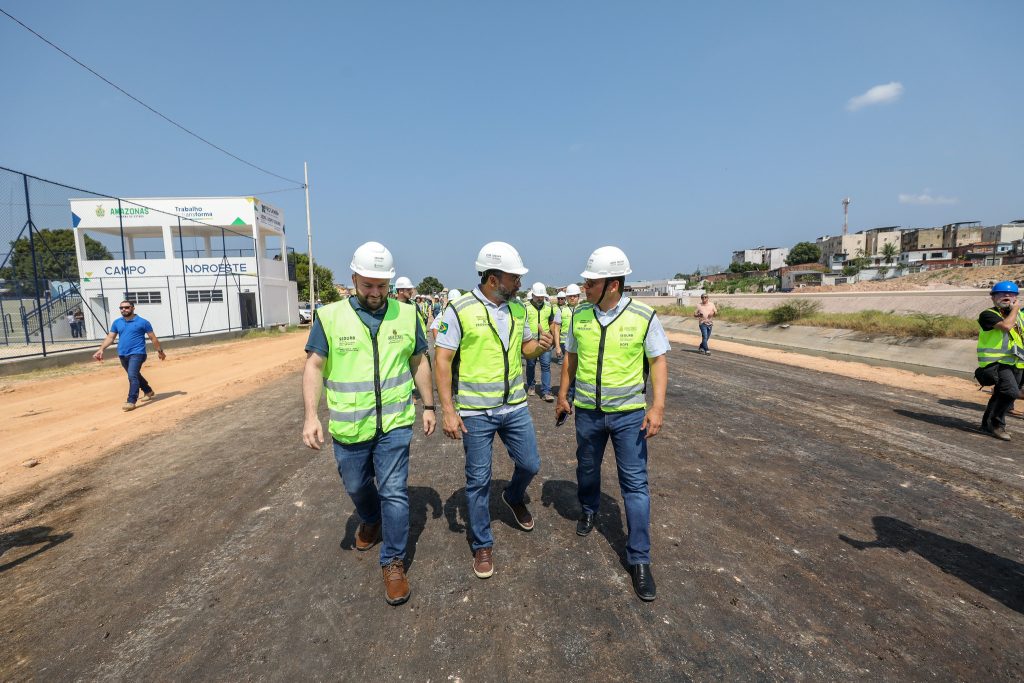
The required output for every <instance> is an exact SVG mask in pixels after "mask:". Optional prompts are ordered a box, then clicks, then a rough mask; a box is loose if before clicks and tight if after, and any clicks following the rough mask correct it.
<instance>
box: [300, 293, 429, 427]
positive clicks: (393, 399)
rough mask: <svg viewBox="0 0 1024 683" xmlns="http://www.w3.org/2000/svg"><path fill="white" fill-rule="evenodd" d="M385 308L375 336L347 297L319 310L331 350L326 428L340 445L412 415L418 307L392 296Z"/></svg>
mask: <svg viewBox="0 0 1024 683" xmlns="http://www.w3.org/2000/svg"><path fill="white" fill-rule="evenodd" d="M387 307H388V308H387V312H386V313H385V314H384V320H383V321H382V322H381V324H380V328H379V329H378V330H377V335H376V337H371V336H370V328H369V327H367V326H366V323H364V322H363V321H362V319H361V318H360V317H359V314H358V313H356V311H355V309H353V308H352V304H351V303H349V302H348V301H339V302H337V303H333V304H330V305H328V306H324V307H323V308H321V309H320V311H319V316H320V324H321V325H323V328H324V334H325V335H326V337H327V346H328V348H329V350H330V352H329V354H328V356H327V362H326V363H324V369H323V375H324V387H325V390H326V392H327V407H328V409H329V411H330V415H331V420H330V432H331V436H333V437H334V438H335V439H337V440H338V441H340V442H341V443H345V444H349V443H360V442H362V441H369V440H370V439H372V438H374V437H375V436H377V435H379V434H384V433H386V432H390V431H391V430H393V429H397V428H398V427H406V426H408V425H411V424H412V423H413V422H414V421H415V419H416V408H415V406H414V405H413V402H412V387H413V380H412V372H411V371H410V370H409V358H411V357H412V355H413V353H414V352H415V350H416V325H417V324H419V323H417V322H416V318H417V314H416V309H415V308H414V307H412V306H406V305H405V304H402V303H401V302H399V301H395V300H391V299H388V301H387Z"/></svg>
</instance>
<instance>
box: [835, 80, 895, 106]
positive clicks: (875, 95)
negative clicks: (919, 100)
mask: <svg viewBox="0 0 1024 683" xmlns="http://www.w3.org/2000/svg"><path fill="white" fill-rule="evenodd" d="M902 94H903V84H902V83H899V82H897V81H893V82H892V83H886V84H885V85H876V86H875V87H873V88H869V89H868V91H867V92H866V93H864V94H863V95H857V96H856V97H851V98H850V101H849V102H847V103H846V110H847V111H857V110H858V109H862V108H864V107H870V106H871V105H873V104H887V103H889V102H895V101H896V100H898V99H899V98H900V96H901V95H902Z"/></svg>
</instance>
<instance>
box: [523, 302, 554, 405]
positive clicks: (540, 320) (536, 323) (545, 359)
mask: <svg viewBox="0 0 1024 683" xmlns="http://www.w3.org/2000/svg"><path fill="white" fill-rule="evenodd" d="M530 295H531V296H530V301H529V302H528V303H527V304H526V324H527V326H528V327H529V328H530V331H531V332H532V333H533V336H534V338H538V337H539V336H540V333H541V332H542V331H546V332H548V333H549V334H551V337H552V339H554V340H555V341H556V342H557V341H558V338H559V335H560V329H561V325H562V314H561V312H560V311H559V310H558V308H557V307H555V306H552V305H551V302H550V301H548V288H547V287H545V286H544V283H543V282H534V283H533V286H532V287H531V288H530ZM552 353H554V355H555V356H556V357H558V358H559V359H560V358H561V357H562V349H561V347H555V348H553V349H552V350H551V351H545V352H544V353H542V354H541V355H540V356H539V357H538V358H536V359H533V358H527V359H526V393H527V394H530V393H531V392H535V393H536V395H537V396H538V397H539V398H542V399H544V400H545V401H547V402H548V403H552V402H554V400H555V397H554V396H552V395H551V355H552ZM538 364H540V386H539V387H537V388H536V389H534V381H535V378H536V376H537V375H536V367H537V365H538Z"/></svg>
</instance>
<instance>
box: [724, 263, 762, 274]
mask: <svg viewBox="0 0 1024 683" xmlns="http://www.w3.org/2000/svg"><path fill="white" fill-rule="evenodd" d="M767 268H768V266H767V265H766V264H764V263H751V262H750V261H743V262H742V263H730V264H729V272H751V271H752V270H766V269H767Z"/></svg>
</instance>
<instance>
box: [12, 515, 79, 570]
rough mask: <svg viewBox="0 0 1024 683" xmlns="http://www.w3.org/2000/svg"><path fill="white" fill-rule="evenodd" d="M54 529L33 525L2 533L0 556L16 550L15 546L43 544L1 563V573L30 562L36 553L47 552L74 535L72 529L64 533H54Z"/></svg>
mask: <svg viewBox="0 0 1024 683" xmlns="http://www.w3.org/2000/svg"><path fill="white" fill-rule="evenodd" d="M52 531H53V528H52V527H48V526H33V527H29V528H27V529H21V530H20V531H12V532H9V533H5V534H0V556H2V555H6V554H7V552H8V551H10V550H14V549H15V548H30V547H32V546H37V545H38V546H41V547H39V548H36V549H35V550H33V551H32V552H29V553H26V554H24V555H20V556H18V557H16V558H14V559H10V560H8V561H7V562H4V563H3V564H0V573H3V572H5V571H7V570H8V569H13V568H14V567H17V566H18V565H19V564H21V563H22V562H28V561H29V560H31V559H32V558H33V557H35V556H36V555H40V554H42V553H45V552H46V551H47V550H50V549H51V548H53V547H54V546H57V545H60V544H61V543H63V542H64V541H66V540H68V539H69V538H71V537H72V536H73V535H74V534H72V533H71V532H70V531H69V532H67V533H63V534H53V533H51V532H52Z"/></svg>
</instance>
